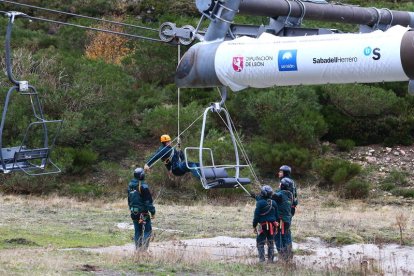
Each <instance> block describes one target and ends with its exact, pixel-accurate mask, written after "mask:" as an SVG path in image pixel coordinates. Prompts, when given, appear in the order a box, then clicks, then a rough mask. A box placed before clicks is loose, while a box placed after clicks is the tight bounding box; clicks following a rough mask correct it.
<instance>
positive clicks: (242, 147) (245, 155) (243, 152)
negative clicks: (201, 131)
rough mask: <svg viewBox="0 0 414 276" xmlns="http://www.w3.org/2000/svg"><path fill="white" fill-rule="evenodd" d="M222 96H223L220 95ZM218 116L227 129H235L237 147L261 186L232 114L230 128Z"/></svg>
mask: <svg viewBox="0 0 414 276" xmlns="http://www.w3.org/2000/svg"><path fill="white" fill-rule="evenodd" d="M220 95H221V94H220ZM224 107H225V108H226V109H227V106H226V103H224ZM218 115H219V117H220V119H221V120H222V121H223V123H224V124H225V125H226V126H227V128H230V127H232V128H233V132H234V133H235V138H236V139H235V140H236V144H237V146H238V147H239V149H240V151H241V153H242V156H243V158H244V160H245V161H246V164H247V165H248V166H249V169H250V172H251V174H252V175H253V177H254V179H255V181H256V182H257V183H259V184H260V182H259V178H258V177H257V174H256V172H255V171H254V169H253V165H252V163H251V162H250V159H249V157H248V155H247V152H246V149H245V148H244V146H243V143H242V142H241V138H240V135H239V133H238V132H237V129H236V126H235V124H234V122H233V119H232V118H231V115H230V113H229V118H230V123H231V126H228V125H227V122H226V121H225V120H224V118H223V117H222V116H221V115H220V113H218Z"/></svg>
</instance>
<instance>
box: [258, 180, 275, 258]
mask: <svg viewBox="0 0 414 276" xmlns="http://www.w3.org/2000/svg"><path fill="white" fill-rule="evenodd" d="M272 195H273V189H272V188H271V187H270V186H268V185H265V186H263V187H262V188H261V190H260V195H259V196H257V197H256V209H255V211H254V217H253V229H254V233H255V234H256V235H257V236H256V245H257V250H258V252H259V261H260V262H264V261H265V248H264V246H265V244H267V258H268V259H267V260H268V262H273V258H274V246H275V245H274V238H275V234H276V231H277V218H278V217H279V215H278V209H277V205H276V202H275V201H274V200H272Z"/></svg>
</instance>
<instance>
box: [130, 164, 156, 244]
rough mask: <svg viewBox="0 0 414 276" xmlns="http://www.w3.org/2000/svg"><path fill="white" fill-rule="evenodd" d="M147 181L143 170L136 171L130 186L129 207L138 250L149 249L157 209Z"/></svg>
mask: <svg viewBox="0 0 414 276" xmlns="http://www.w3.org/2000/svg"><path fill="white" fill-rule="evenodd" d="M144 180H145V172H144V169H142V168H136V169H135V170H134V178H133V179H132V180H131V181H130V182H129V184H128V207H129V210H130V211H131V219H132V221H133V223H134V230H135V234H134V241H135V248H136V250H142V251H145V250H146V249H148V246H149V242H150V238H151V233H152V226H151V218H152V219H154V216H155V207H154V205H153V202H152V196H151V193H150V191H149V187H148V184H147V183H146V182H145V181H144Z"/></svg>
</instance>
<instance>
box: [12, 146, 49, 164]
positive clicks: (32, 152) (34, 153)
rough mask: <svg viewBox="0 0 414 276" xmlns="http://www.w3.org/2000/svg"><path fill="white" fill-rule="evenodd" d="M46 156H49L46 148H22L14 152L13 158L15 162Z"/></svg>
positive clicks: (44, 157)
mask: <svg viewBox="0 0 414 276" xmlns="http://www.w3.org/2000/svg"><path fill="white" fill-rule="evenodd" d="M48 157H49V149H48V148H39V149H27V150H26V149H23V150H21V151H17V152H16V153H15V154H14V160H15V161H16V162H20V161H27V160H33V159H46V158H48Z"/></svg>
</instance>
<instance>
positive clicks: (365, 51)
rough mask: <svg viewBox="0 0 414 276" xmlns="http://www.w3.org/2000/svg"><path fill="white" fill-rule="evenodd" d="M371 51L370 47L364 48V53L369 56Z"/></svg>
mask: <svg viewBox="0 0 414 276" xmlns="http://www.w3.org/2000/svg"><path fill="white" fill-rule="evenodd" d="M371 53H372V49H371V47H367V48H365V49H364V55H366V56H369V55H370V54H371Z"/></svg>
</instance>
